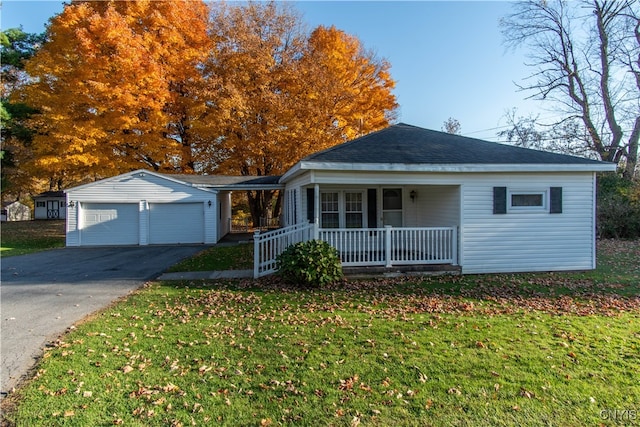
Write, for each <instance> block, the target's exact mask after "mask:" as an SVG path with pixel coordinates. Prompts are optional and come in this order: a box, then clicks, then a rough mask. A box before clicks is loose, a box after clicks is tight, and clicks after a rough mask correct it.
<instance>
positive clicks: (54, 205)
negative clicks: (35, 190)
mask: <svg viewBox="0 0 640 427" xmlns="http://www.w3.org/2000/svg"><path fill="white" fill-rule="evenodd" d="M66 200H67V199H66V196H65V194H64V191H45V192H44V193H40V194H38V195H37V196H34V197H33V205H34V212H33V217H34V218H35V219H65V218H66V217H67V204H66Z"/></svg>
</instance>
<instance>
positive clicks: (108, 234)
mask: <svg viewBox="0 0 640 427" xmlns="http://www.w3.org/2000/svg"><path fill="white" fill-rule="evenodd" d="M81 215H82V216H81V224H82V229H81V234H80V241H81V243H82V245H83V246H97V245H137V244H138V241H139V236H140V233H139V231H138V204H133V203H82V209H81Z"/></svg>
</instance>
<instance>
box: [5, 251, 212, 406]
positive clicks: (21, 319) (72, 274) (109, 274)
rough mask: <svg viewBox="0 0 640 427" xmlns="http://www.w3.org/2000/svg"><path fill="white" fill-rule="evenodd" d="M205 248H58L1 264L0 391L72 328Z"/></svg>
mask: <svg viewBox="0 0 640 427" xmlns="http://www.w3.org/2000/svg"><path fill="white" fill-rule="evenodd" d="M204 248H205V247H204V246H202V245H198V246H144V247H119V248H115V247H108V248H64V249H55V250H50V251H46V252H39V253H35V254H31V255H21V256H15V257H9V258H3V259H2V285H1V286H0V299H1V303H0V308H1V312H0V315H1V321H2V324H1V335H0V341H1V343H0V346H1V347H0V356H1V361H0V387H1V389H0V391H1V392H2V395H3V396H5V395H6V393H7V392H10V391H11V390H12V388H13V387H15V386H16V385H17V384H18V382H19V380H20V379H21V377H22V376H23V375H25V374H26V373H27V372H28V371H29V369H30V368H31V367H33V365H34V363H35V361H36V359H37V358H38V357H39V356H40V355H41V354H42V349H43V348H44V346H45V345H46V344H47V342H50V341H51V340H53V339H55V338H56V337H57V336H58V335H59V334H61V333H63V332H65V330H66V329H67V328H68V327H69V326H71V325H73V324H74V323H75V322H77V321H79V320H81V319H83V318H84V317H85V316H87V315H88V314H91V313H93V312H95V311H97V310H99V309H101V308H104V307H106V306H108V305H109V304H110V303H111V302H113V301H115V300H117V299H118V298H121V297H123V296H125V295H127V294H128V293H130V292H131V291H134V290H135V289H137V288H139V287H140V286H141V285H142V284H144V283H145V282H147V281H149V280H151V279H154V278H156V277H157V276H158V275H159V274H160V273H162V272H163V271H165V270H166V269H167V268H169V267H170V266H171V265H173V264H175V263H176V262H178V261H180V260H182V259H184V258H186V257H189V256H191V255H193V254H195V253H196V252H199V251H201V250H203V249H204Z"/></svg>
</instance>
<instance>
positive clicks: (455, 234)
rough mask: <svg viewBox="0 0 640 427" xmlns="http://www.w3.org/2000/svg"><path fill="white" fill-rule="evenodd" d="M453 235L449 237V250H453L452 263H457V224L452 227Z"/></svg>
mask: <svg viewBox="0 0 640 427" xmlns="http://www.w3.org/2000/svg"><path fill="white" fill-rule="evenodd" d="M452 234H453V236H452V237H451V238H452V239H453V240H452V242H451V250H452V251H453V254H451V255H452V258H453V265H458V226H457V225H456V226H454V227H453V233H452Z"/></svg>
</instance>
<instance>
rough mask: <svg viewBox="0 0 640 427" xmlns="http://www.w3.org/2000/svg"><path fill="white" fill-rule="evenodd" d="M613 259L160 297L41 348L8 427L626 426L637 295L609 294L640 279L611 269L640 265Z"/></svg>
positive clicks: (210, 286)
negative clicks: (557, 270) (549, 270)
mask: <svg viewBox="0 0 640 427" xmlns="http://www.w3.org/2000/svg"><path fill="white" fill-rule="evenodd" d="M610 244H611V245H612V246H614V245H615V242H610ZM620 245H622V248H620V249H615V250H613V249H610V251H609V252H610V253H611V255H615V253H617V252H618V251H619V252H620V253H623V252H624V253H627V252H629V251H630V250H631V251H635V252H632V253H635V254H638V252H637V249H638V247H640V242H630V243H629V242H620ZM625 245H626V246H625ZM602 259H603V260H606V259H608V258H607V257H606V256H605V257H603V258H602ZM609 259H610V262H609V263H607V264H606V265H604V264H603V265H602V266H601V267H600V268H599V270H598V271H596V272H594V273H589V274H592V276H591V277H583V276H581V275H580V274H575V273H567V274H537V275H520V276H512V275H491V276H468V277H457V278H456V277H439V278H431V279H426V280H422V281H421V280H418V279H413V280H409V279H405V280H394V281H390V280H372V281H358V282H343V283H340V284H337V285H335V286H333V287H331V288H329V289H325V290H323V291H309V290H307V291H299V290H296V289H293V288H291V287H287V286H285V285H282V284H280V283H279V282H278V281H277V280H275V279H273V278H268V279H266V280H262V281H257V282H256V281H251V280H248V281H240V282H165V283H154V284H151V285H150V286H148V287H146V288H145V289H143V290H141V291H139V292H137V293H135V294H133V295H131V296H130V297H129V298H127V300H125V301H123V302H121V303H119V304H118V305H116V306H114V307H112V308H110V309H108V310H106V311H104V312H102V313H100V314H99V315H98V316H96V317H95V318H94V319H93V320H91V321H88V322H86V323H84V324H81V325H79V326H77V328H76V329H75V330H74V331H72V332H71V333H70V334H68V335H66V336H65V337H63V338H62V341H59V342H58V343H57V345H56V346H55V347H53V348H51V349H48V350H47V351H46V353H45V357H44V358H43V360H42V362H41V364H40V365H39V367H38V371H37V374H36V376H35V378H34V379H33V380H32V381H31V382H29V383H28V384H26V386H25V387H23V388H22V389H20V390H19V391H18V392H17V393H16V394H14V395H13V396H12V397H10V398H9V399H8V401H9V402H12V403H14V404H15V407H14V408H13V410H12V411H11V412H9V414H8V416H7V417H8V418H7V421H8V422H10V423H15V424H17V425H29V426H38V425H74V426H75V425H79V426H84V425H95V426H99V425H114V424H115V425H118V424H121V425H133V426H147V425H151V426H153V425H158V426H160V425H192V424H195V425H310V426H311V425H313V426H316V425H338V426H340V425H345V426H351V425H358V424H360V425H435V426H440V425H522V426H528V425H530V426H538V425H562V426H583V425H599V424H604V425H620V424H622V425H633V422H636V423H637V418H636V421H633V422H630V421H629V419H628V418H627V421H626V422H625V421H624V419H620V417H623V416H624V414H626V416H627V417H629V416H630V414H631V412H626V413H625V412H623V411H625V410H627V411H636V412H635V413H637V411H638V410H639V409H640V408H638V402H640V385H639V383H638V381H637V370H638V365H639V364H640V356H639V355H640V297H638V294H640V292H638V281H636V282H634V283H626V284H621V283H620V282H619V281H618V280H617V279H616V278H618V277H621V278H622V279H624V280H627V279H628V280H629V281H631V280H632V279H633V278H634V277H637V276H634V275H635V274H637V272H636V273H633V272H632V273H629V272H628V271H622V270H618V268H626V267H629V266H631V267H635V266H637V265H638V263H639V262H640V257H636V258H635V259H632V258H629V259H628V263H629V264H625V263H626V262H627V261H624V262H623V261H619V259H618V258H617V257H615V256H612V258H609ZM623 266H626V267H623ZM607 277H611V278H612V279H611V280H609V279H607ZM474 283H475V284H476V285H477V287H476V288H477V290H476V291H474V288H473V286H472V285H473V284H474ZM556 288H557V289H556ZM566 289H573V291H574V294H575V295H572V296H568V295H567V294H566V292H565V291H566ZM634 292H635V296H630V294H633V293H634ZM602 411H609V412H602ZM614 411H618V412H614ZM602 414H605V415H607V414H608V415H610V416H612V415H611V414H613V415H615V414H617V416H618V418H619V419H618V420H617V421H616V420H613V419H611V418H609V419H604V418H603V417H602Z"/></svg>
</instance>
